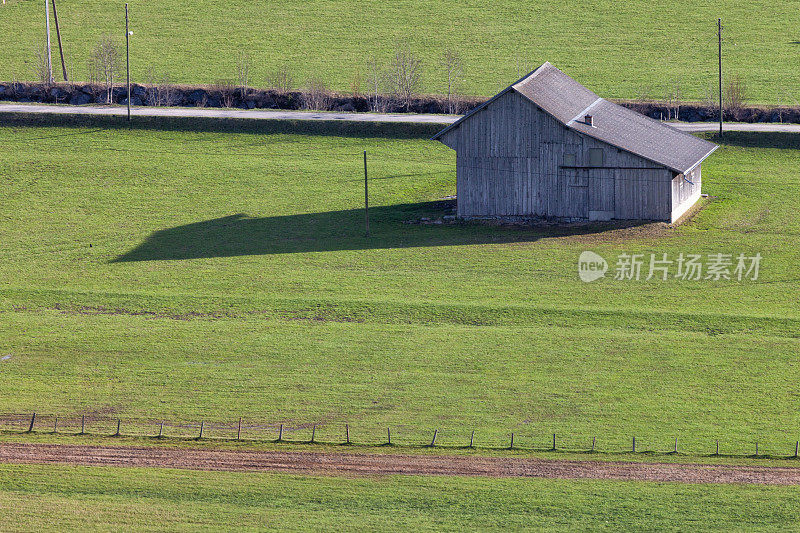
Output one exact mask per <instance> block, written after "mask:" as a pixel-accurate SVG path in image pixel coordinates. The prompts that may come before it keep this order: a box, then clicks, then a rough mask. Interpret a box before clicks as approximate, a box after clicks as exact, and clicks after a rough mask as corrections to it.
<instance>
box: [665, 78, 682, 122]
mask: <svg viewBox="0 0 800 533" xmlns="http://www.w3.org/2000/svg"><path fill="white" fill-rule="evenodd" d="M682 96H683V93H682V92H681V84H680V81H677V80H676V81H675V82H674V83H673V84H672V85H671V86H670V87H669V88H668V89H667V92H666V95H665V99H666V101H667V120H671V119H673V118H674V119H678V117H679V116H680V112H681V97H682Z"/></svg>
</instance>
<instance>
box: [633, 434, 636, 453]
mask: <svg viewBox="0 0 800 533" xmlns="http://www.w3.org/2000/svg"><path fill="white" fill-rule="evenodd" d="M633 453H636V437H635V436H634V437H633Z"/></svg>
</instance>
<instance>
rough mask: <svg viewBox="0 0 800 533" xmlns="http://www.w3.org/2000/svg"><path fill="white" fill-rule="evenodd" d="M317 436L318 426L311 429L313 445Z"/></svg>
mask: <svg viewBox="0 0 800 533" xmlns="http://www.w3.org/2000/svg"><path fill="white" fill-rule="evenodd" d="M316 434H317V426H316V425H314V427H313V428H311V444H314V437H315V436H316Z"/></svg>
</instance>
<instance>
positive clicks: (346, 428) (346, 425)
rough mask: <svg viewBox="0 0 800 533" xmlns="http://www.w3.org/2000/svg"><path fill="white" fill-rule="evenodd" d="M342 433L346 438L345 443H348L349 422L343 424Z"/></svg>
mask: <svg viewBox="0 0 800 533" xmlns="http://www.w3.org/2000/svg"><path fill="white" fill-rule="evenodd" d="M344 434H345V440H346V442H347V444H350V425H349V424H345V425H344Z"/></svg>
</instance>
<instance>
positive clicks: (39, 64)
mask: <svg viewBox="0 0 800 533" xmlns="http://www.w3.org/2000/svg"><path fill="white" fill-rule="evenodd" d="M33 73H34V75H35V76H36V81H38V82H39V83H44V84H45V85H49V84H50V69H49V65H48V64H47V46H45V45H42V46H40V47H39V48H37V49H36V51H35V52H34V63H33Z"/></svg>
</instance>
